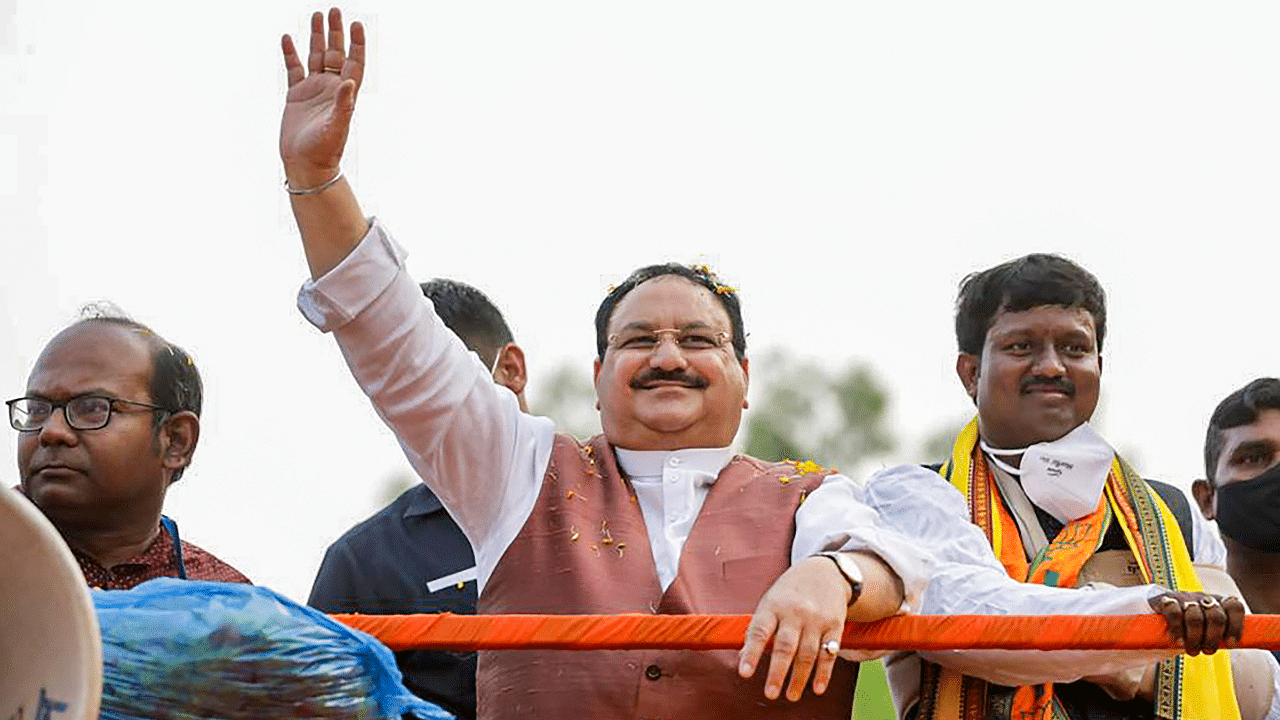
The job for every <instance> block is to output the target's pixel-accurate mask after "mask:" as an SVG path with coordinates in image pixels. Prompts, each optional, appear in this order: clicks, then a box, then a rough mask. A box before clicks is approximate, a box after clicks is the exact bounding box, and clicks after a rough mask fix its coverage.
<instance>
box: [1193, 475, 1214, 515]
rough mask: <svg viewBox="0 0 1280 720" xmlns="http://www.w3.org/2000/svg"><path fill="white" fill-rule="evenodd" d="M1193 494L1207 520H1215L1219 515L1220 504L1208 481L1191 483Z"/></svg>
mask: <svg viewBox="0 0 1280 720" xmlns="http://www.w3.org/2000/svg"><path fill="white" fill-rule="evenodd" d="M1191 494H1192V495H1193V496H1195V499H1196V504H1197V505H1199V506H1200V514H1201V515H1203V516H1204V519H1205V520H1215V519H1217V515H1218V503H1217V502H1215V500H1216V498H1215V497H1214V493H1213V486H1212V485H1210V484H1209V481H1208V480H1196V481H1195V482H1193V483H1191Z"/></svg>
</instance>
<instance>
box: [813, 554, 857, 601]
mask: <svg viewBox="0 0 1280 720" xmlns="http://www.w3.org/2000/svg"><path fill="white" fill-rule="evenodd" d="M818 555H819V556H821V557H827V558H831V561H832V562H834V563H835V564H836V567H837V568H839V569H840V574H841V575H843V576H844V579H845V580H848V581H849V589H850V590H853V595H852V596H851V597H850V598H849V604H850V605H852V604H854V603H855V602H857V601H858V598H859V597H861V596H862V568H860V567H858V563H856V562H854V561H853V558H851V557H849V554H848V553H845V552H840V551H838V550H828V551H827V552H820V553H818Z"/></svg>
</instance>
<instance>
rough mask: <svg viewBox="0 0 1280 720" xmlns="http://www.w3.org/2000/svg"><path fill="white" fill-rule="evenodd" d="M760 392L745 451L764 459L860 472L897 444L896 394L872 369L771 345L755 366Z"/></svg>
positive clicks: (749, 416) (750, 413)
mask: <svg viewBox="0 0 1280 720" xmlns="http://www.w3.org/2000/svg"><path fill="white" fill-rule="evenodd" d="M752 368H753V369H754V370H756V372H757V374H756V375H754V376H753V378H752V382H753V384H754V385H755V386H756V387H757V388H758V389H759V390H758V393H757V395H756V399H755V400H753V401H752V403H751V410H749V411H748V414H747V416H746V438H745V443H746V446H745V449H744V450H745V452H746V453H747V454H748V455H753V456H755V457H758V458H761V459H764V460H779V459H782V458H793V459H801V458H812V459H813V460H815V461H816V462H818V463H820V464H822V465H824V466H826V467H837V468H847V469H849V470H850V471H852V470H853V468H854V467H855V466H857V464H858V463H860V462H862V461H864V460H868V459H871V458H875V457H880V456H883V455H885V454H887V453H889V452H891V451H892V450H893V449H894V437H893V435H892V434H891V433H890V432H889V429H888V428H887V426H886V421H887V411H888V407H889V400H890V398H889V391H888V389H887V388H886V387H885V386H884V383H883V382H882V381H881V380H880V378H879V377H877V376H876V374H875V372H874V371H873V370H872V369H871V367H870V366H868V365H866V364H864V363H861V362H849V363H846V364H845V365H843V366H841V367H838V368H836V369H834V370H829V369H827V368H825V367H823V366H822V365H821V364H819V363H817V362H816V361H813V360H809V359H797V358H794V357H791V356H789V355H788V354H787V351H785V350H782V349H773V350H769V351H767V352H766V353H764V354H763V355H761V356H758V357H757V359H756V360H755V361H753V363H752Z"/></svg>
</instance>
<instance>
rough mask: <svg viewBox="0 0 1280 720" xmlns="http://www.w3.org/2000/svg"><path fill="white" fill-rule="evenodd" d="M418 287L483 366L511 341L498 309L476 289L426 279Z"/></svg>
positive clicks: (455, 283) (454, 283)
mask: <svg viewBox="0 0 1280 720" xmlns="http://www.w3.org/2000/svg"><path fill="white" fill-rule="evenodd" d="M420 287H421V288H422V294H423V295H426V296H427V299H428V300H430V301H431V303H432V304H433V305H434V306H435V308H436V315H438V316H439V317H440V319H441V320H442V321H443V322H444V324H445V326H446V327H448V328H449V329H450V330H452V331H453V334H455V335H457V336H458V338H459V339H461V340H462V344H464V345H466V346H467V348H468V349H469V350H471V351H472V352H474V353H476V354H477V355H479V356H480V359H481V360H482V361H483V362H484V364H485V366H486V367H492V366H493V363H494V361H495V360H497V358H498V351H499V350H501V349H502V346H503V345H506V344H507V343H509V342H513V341H514V338H513V336H512V335H511V328H510V327H508V326H507V321H506V320H505V319H504V318H503V317H502V312H501V311H499V310H498V306H497V305H494V304H493V301H492V300H490V299H489V297H488V296H487V295H485V294H484V293H482V292H480V291H479V290H478V289H476V288H475V287H472V286H471V285H468V284H466V283H464V282H459V281H457V280H450V279H448V278H435V279H433V280H428V281H427V282H424V283H422V285H421V286H420Z"/></svg>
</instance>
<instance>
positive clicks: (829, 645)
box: [822, 640, 840, 655]
mask: <svg viewBox="0 0 1280 720" xmlns="http://www.w3.org/2000/svg"><path fill="white" fill-rule="evenodd" d="M822 650H823V651H824V652H826V653H827V654H828V655H835V654H836V653H838V652H840V641H839V640H828V641H826V642H825V643H823V644H822Z"/></svg>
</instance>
